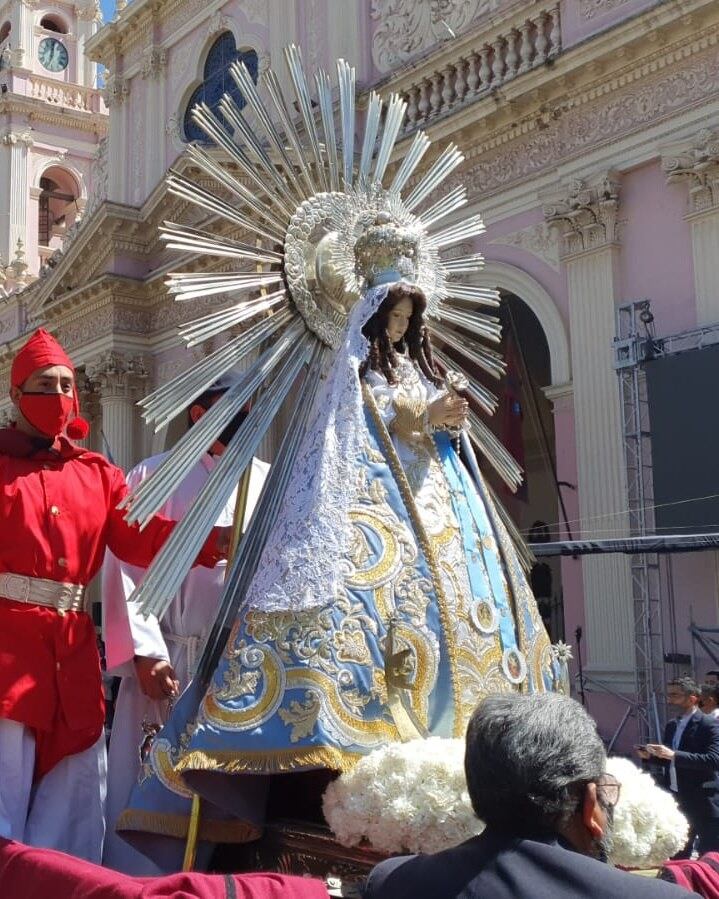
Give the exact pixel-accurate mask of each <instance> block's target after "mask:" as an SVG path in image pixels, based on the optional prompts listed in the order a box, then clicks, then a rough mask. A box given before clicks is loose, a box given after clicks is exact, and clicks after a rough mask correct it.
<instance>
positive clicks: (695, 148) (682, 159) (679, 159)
mask: <svg viewBox="0 0 719 899" xmlns="http://www.w3.org/2000/svg"><path fill="white" fill-rule="evenodd" d="M662 168H663V169H664V172H665V174H666V176H667V183H668V184H676V183H680V182H683V183H685V184H688V186H689V214H690V215H700V214H702V213H706V212H713V211H715V210H717V209H719V128H703V129H702V130H701V131H700V132H699V133H698V134H697V135H695V136H694V138H692V140H690V141H689V142H688V143H687V144H685V145H684V146H683V147H676V146H675V147H673V148H671V149H669V150H667V151H665V153H663V154H662Z"/></svg>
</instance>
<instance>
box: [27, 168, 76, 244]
mask: <svg viewBox="0 0 719 899" xmlns="http://www.w3.org/2000/svg"><path fill="white" fill-rule="evenodd" d="M40 190H41V193H40V197H39V202H38V233H37V239H38V244H39V245H40V246H41V247H51V248H53V247H55V245H58V246H59V243H58V241H60V242H61V240H62V234H63V232H64V231H66V230H67V229H68V228H69V227H71V226H72V225H73V224H74V223H75V219H76V217H77V212H78V207H77V198H78V196H79V191H78V188H77V184H76V183H75V179H74V178H73V177H72V175H71V174H70V173H69V172H67V171H65V169H62V168H60V167H59V166H51V167H50V168H49V169H46V171H45V172H44V173H43V177H42V178H40ZM53 238H55V239H53Z"/></svg>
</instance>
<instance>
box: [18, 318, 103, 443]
mask: <svg viewBox="0 0 719 899" xmlns="http://www.w3.org/2000/svg"><path fill="white" fill-rule="evenodd" d="M50 365H64V366H66V367H67V368H69V369H70V371H72V373H73V374H74V373H75V366H74V365H73V364H72V360H71V359H70V357H69V356H68V355H67V353H66V352H65V350H64V349H63V348H62V347H61V346H60V344H59V343H58V342H57V340H55V338H54V337H53V336H52V334H50V333H49V332H48V331H46V330H45V329H44V328H38V330H37V331H35V333H34V334H33V335H32V337H31V338H30V339H29V340H28V342H27V343H26V344H25V346H24V347H23V348H22V349H21V350H20V351H19V352H18V354H17V356H15V358H14V359H13V363H12V368H11V369H10V383H11V384H12V386H13V387H22V385H23V384H24V383H25V381H27V379H28V378H29V377H30V375H31V374H32V373H33V372H34V371H37V370H38V369H40V368H47V367H48V366H50ZM72 411H73V412H74V413H75V417H74V418H73V419H72V421H71V422H70V423H69V424H68V426H67V428H66V430H67V436H68V437H71V438H72V439H73V440H82V439H83V438H85V437H87V435H88V432H89V431H90V425H89V424H88V423H87V422H86V421H85V419H84V418H81V417H80V401H79V399H78V396H77V385H75V387H74V388H73V407H72Z"/></svg>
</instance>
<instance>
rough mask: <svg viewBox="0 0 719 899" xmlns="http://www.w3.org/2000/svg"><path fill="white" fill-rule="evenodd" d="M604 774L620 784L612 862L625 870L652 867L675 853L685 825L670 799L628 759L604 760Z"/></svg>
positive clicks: (685, 836) (681, 843) (685, 831)
mask: <svg viewBox="0 0 719 899" xmlns="http://www.w3.org/2000/svg"><path fill="white" fill-rule="evenodd" d="M607 771H608V772H609V773H610V774H613V775H614V776H615V777H616V778H617V780H618V781H619V782H620V783H621V785H622V787H621V792H620V794H619V802H618V803H617V806H616V808H615V809H614V848H613V850H612V862H613V863H614V864H615V865H622V867H625V868H654V867H658V866H659V865H661V864H662V863H663V862H665V861H666V860H667V859H668V858H671V857H672V856H673V855H674V854H675V853H677V852H678V851H679V850H680V849H681V848H682V846H684V845H685V843H686V841H687V839H688V836H689V824H688V823H687V819H686V818H685V817H684V815H683V814H682V813H681V812H680V811H679V806H678V805H677V803H676V800H675V799H674V797H673V796H672V795H671V794H670V793H669V792H667V790H662V789H661V787H658V786H657V785H656V783H655V782H654V780H653V778H652V777H651V775H650V774H647V772H646V771H642V769H641V768H638V767H637V766H636V765H635V764H634V763H633V762H630V761H629V760H628V759H623V758H619V757H612V758H610V759H607Z"/></svg>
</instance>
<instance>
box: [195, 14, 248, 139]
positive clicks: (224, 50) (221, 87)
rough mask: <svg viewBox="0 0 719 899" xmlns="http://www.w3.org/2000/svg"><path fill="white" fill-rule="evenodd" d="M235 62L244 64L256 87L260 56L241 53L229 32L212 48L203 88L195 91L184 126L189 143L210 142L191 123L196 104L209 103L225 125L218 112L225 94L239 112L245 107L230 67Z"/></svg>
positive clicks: (245, 52)
mask: <svg viewBox="0 0 719 899" xmlns="http://www.w3.org/2000/svg"><path fill="white" fill-rule="evenodd" d="M236 60H242V62H244V64H245V65H246V66H247V70H248V71H249V73H250V75H251V76H252V80H253V81H254V82H255V84H257V69H258V59H257V53H256V52H255V51H254V50H238V49H237V44H236V43H235V36H234V35H233V34H232V32H230V31H226V32H225V33H224V34H221V35H220V36H219V37H218V38H217V40H216V41H215V43H214V44H213V45H212V47H210V52H209V53H208V54H207V60H206V62H205V69H204V75H203V79H202V84H201V85H200V86H199V87H198V88H197V89H196V90H195V91H193V93H192V96H191V97H190V100H189V102H188V104H187V109H186V110H185V124H184V130H185V139H186V140H188V141H192V140H196V141H202V142H206V141H207V135H206V134H205V132H204V131H203V130H202V128H200V127H198V126H197V125H196V124H195V122H194V121H193V119H192V108H193V106H195V105H196V104H197V103H206V104H207V105H208V106H209V107H210V109H211V110H212V111H213V112H214V114H215V115H216V116H217V117H218V119H219V120H220V121H221V122H223V123H224V118H223V117H222V114H221V113H220V111H219V109H218V106H219V105H220V100H221V99H222V95H223V94H229V95H230V96H231V97H232V99H233V100H234V101H235V103H236V104H237V106H238V107H239V108H240V109H242V107H243V106H244V105H245V98H244V97H243V96H242V94H241V92H240V89H239V88H238V87H237V85H236V84H235V80H234V78H233V77H232V75H231V74H230V66H231V65H232V63H233V62H235V61H236ZM225 124H226V123H225ZM228 130H229V128H228Z"/></svg>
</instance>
